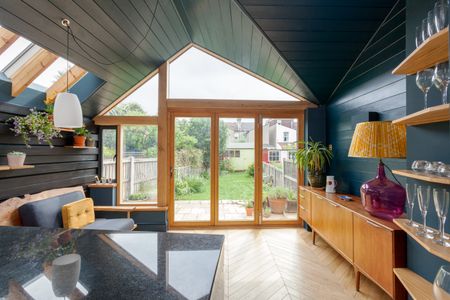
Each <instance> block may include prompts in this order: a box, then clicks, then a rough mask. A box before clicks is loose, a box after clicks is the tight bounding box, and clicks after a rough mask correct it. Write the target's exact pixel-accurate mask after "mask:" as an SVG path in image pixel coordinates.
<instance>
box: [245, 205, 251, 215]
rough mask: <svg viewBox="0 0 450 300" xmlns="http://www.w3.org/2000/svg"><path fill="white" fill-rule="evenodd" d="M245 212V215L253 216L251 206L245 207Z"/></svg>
mask: <svg viewBox="0 0 450 300" xmlns="http://www.w3.org/2000/svg"><path fill="white" fill-rule="evenodd" d="M245 212H246V214H247V217H252V216H253V207H246V208H245Z"/></svg>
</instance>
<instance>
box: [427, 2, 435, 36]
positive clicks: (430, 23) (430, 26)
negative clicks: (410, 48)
mask: <svg viewBox="0 0 450 300" xmlns="http://www.w3.org/2000/svg"><path fill="white" fill-rule="evenodd" d="M434 13H435V10H434V9H432V10H430V11H429V12H428V15H427V32H428V36H432V35H433V34H435V33H436V32H437V29H436V19H435V16H434Z"/></svg>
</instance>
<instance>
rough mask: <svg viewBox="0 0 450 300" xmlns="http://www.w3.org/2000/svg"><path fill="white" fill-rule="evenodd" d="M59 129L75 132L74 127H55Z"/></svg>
mask: <svg viewBox="0 0 450 300" xmlns="http://www.w3.org/2000/svg"><path fill="white" fill-rule="evenodd" d="M55 128H56V129H58V130H59V131H66V132H75V129H73V128H61V127H55Z"/></svg>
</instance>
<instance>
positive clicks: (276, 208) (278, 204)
mask: <svg viewBox="0 0 450 300" xmlns="http://www.w3.org/2000/svg"><path fill="white" fill-rule="evenodd" d="M267 197H268V198H269V207H270V208H271V210H272V213H274V214H283V213H284V211H285V210H286V206H287V199H288V191H287V189H285V188H282V187H276V188H273V189H271V190H270V191H269V193H268V195H267Z"/></svg>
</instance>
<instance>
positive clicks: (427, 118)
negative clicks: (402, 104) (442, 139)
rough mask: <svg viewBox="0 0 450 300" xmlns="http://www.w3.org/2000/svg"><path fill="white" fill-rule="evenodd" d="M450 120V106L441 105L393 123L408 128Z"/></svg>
mask: <svg viewBox="0 0 450 300" xmlns="http://www.w3.org/2000/svg"><path fill="white" fill-rule="evenodd" d="M449 120H450V104H441V105H437V106H433V107H430V108H426V109H423V110H421V111H418V112H415V113H413V114H410V115H407V116H405V117H403V118H400V119H396V120H394V121H392V123H393V124H404V125H406V126H413V125H422V124H430V123H437V122H445V121H449Z"/></svg>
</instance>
